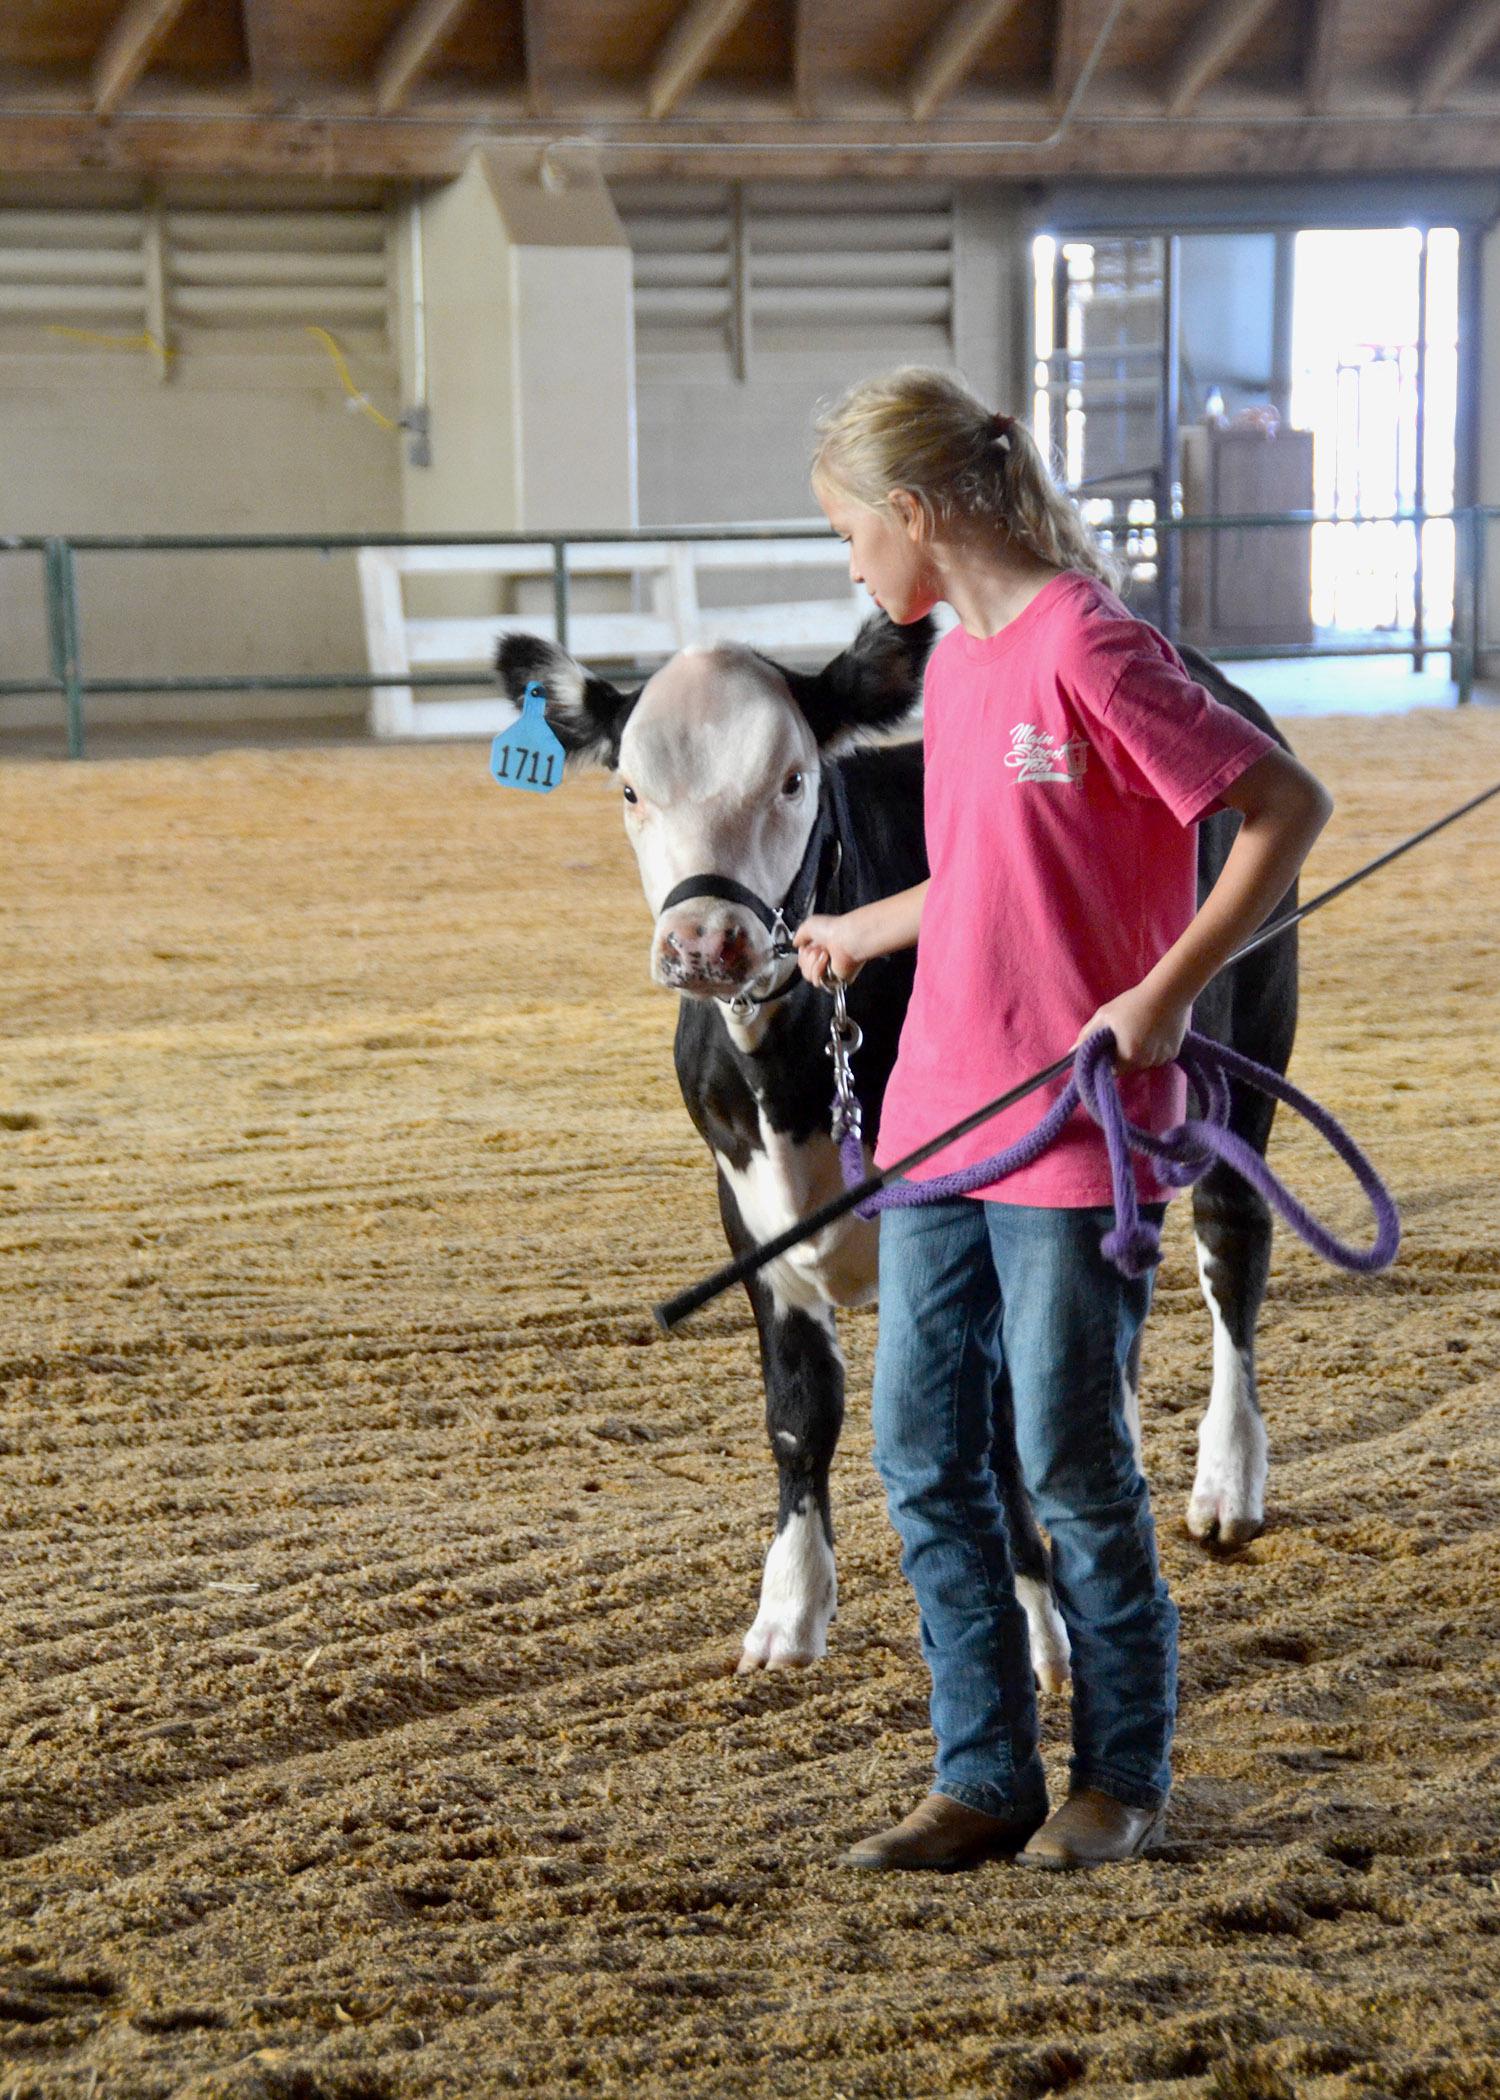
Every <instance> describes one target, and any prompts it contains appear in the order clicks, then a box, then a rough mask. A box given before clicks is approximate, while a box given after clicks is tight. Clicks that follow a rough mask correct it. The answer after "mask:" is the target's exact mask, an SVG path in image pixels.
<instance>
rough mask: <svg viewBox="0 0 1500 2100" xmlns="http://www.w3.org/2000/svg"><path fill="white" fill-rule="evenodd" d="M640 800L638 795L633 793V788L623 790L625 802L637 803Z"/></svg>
mask: <svg viewBox="0 0 1500 2100" xmlns="http://www.w3.org/2000/svg"><path fill="white" fill-rule="evenodd" d="M640 799H641V798H640V796H639V795H638V794H637V793H636V791H635V789H634V788H633V787H627V788H626V790H625V800H626V801H627V802H639V800H640Z"/></svg>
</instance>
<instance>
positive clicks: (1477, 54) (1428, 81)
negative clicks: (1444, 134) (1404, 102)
mask: <svg viewBox="0 0 1500 2100" xmlns="http://www.w3.org/2000/svg"><path fill="white" fill-rule="evenodd" d="M1497 36H1500V0H1469V4H1468V5H1467V6H1465V7H1460V8H1459V10H1458V12H1457V13H1456V14H1455V15H1452V16H1450V17H1449V20H1448V23H1447V26H1446V28H1445V29H1444V30H1443V32H1442V34H1441V35H1440V36H1439V37H1438V39H1437V42H1436V43H1435V44H1433V45H1432V46H1431V47H1430V48H1429V50H1428V53H1427V56H1426V58H1425V60H1424V61H1423V64H1422V68H1421V71H1420V72H1419V73H1418V75H1417V92H1416V97H1415V99H1414V101H1413V103H1412V108H1413V109H1417V110H1431V109H1441V108H1442V106H1443V104H1444V103H1445V102H1446V101H1447V99H1448V97H1449V95H1450V94H1451V93H1452V92H1453V90H1454V88H1456V87H1458V86H1460V85H1461V84H1462V83H1463V82H1464V81H1465V80H1467V79H1468V77H1469V75H1470V74H1471V73H1472V72H1473V70H1474V68H1475V67H1476V66H1477V65H1478V63H1479V61H1480V59H1482V58H1483V57H1484V54H1485V52H1486V51H1488V49H1489V47H1490V45H1491V44H1493V43H1494V41H1495V39H1496V37H1497Z"/></svg>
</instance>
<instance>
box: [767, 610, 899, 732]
mask: <svg viewBox="0 0 1500 2100" xmlns="http://www.w3.org/2000/svg"><path fill="white" fill-rule="evenodd" d="M935 635H936V629H935V628H934V626H933V624H932V622H931V620H928V619H921V620H913V621H912V623H911V625H910V626H909V627H898V626H897V625H896V624H895V622H894V621H893V620H888V619H887V618H886V616H885V614H884V613H875V614H873V615H872V616H871V618H869V619H868V620H866V621H865V622H864V624H863V626H862V627H861V628H860V630H859V632H858V634H857V635H856V636H855V637H854V640H853V641H852V642H851V643H850V644H849V646H848V648H847V649H845V650H844V652H843V654H842V655H840V656H836V657H835V658H834V659H833V661H832V663H830V664H825V665H824V667H823V669H822V670H821V671H786V670H782V667H781V665H780V664H778V665H777V667H776V668H777V669H778V670H779V671H781V675H782V677H783V678H784V679H785V680H786V682H787V684H788V686H790V688H791V693H792V698H793V699H794V700H795V701H796V703H797V705H798V706H799V707H800V708H801V710H802V712H803V714H804V715H806V717H807V721H808V726H809V727H810V729H811V730H812V733H813V735H814V736H815V737H816V738H817V740H818V742H819V744H820V745H824V744H831V743H833V742H834V741H835V740H836V739H837V738H838V737H840V736H845V735H848V736H854V735H857V733H858V732H859V731H860V730H876V729H892V728H894V727H895V725H896V724H897V723H898V722H899V721H901V719H902V718H903V716H905V715H908V714H910V712H911V710H912V709H913V708H914V707H915V706H916V704H917V702H918V700H919V699H920V698H921V694H922V672H923V669H924V667H925V665H926V663H927V658H928V654H929V652H930V650H931V648H932V644H933V640H934V638H935Z"/></svg>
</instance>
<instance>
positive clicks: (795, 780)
mask: <svg viewBox="0 0 1500 2100" xmlns="http://www.w3.org/2000/svg"><path fill="white" fill-rule="evenodd" d="M781 792H782V794H783V795H799V794H801V792H802V775H801V774H800V773H788V774H787V776H786V779H785V780H784V781H783V782H782V786H781Z"/></svg>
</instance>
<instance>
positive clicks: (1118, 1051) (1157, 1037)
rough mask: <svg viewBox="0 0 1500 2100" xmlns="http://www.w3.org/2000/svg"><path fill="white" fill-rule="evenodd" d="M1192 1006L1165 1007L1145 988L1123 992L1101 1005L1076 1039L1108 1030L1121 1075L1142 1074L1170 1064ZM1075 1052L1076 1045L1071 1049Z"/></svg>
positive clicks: (1179, 1045)
mask: <svg viewBox="0 0 1500 2100" xmlns="http://www.w3.org/2000/svg"><path fill="white" fill-rule="evenodd" d="M1192 1014H1193V1009H1192V1005H1191V1003H1189V1004H1187V1005H1182V1004H1179V1003H1176V1002H1173V1003H1171V1004H1167V1005H1164V1004H1163V1003H1162V1001H1161V1000H1160V999H1158V998H1156V997H1154V996H1153V995H1152V994H1151V993H1150V992H1149V991H1148V990H1147V989H1146V987H1145V986H1144V985H1142V984H1138V985H1136V986H1135V987H1134V988H1133V989H1132V990H1131V991H1128V992H1122V993H1121V994H1120V996H1119V998H1118V999H1111V1000H1110V1001H1109V1003H1108V1005H1106V1006H1101V1007H1100V1009H1099V1011H1098V1012H1097V1013H1096V1014H1095V1015H1094V1018H1093V1019H1092V1020H1091V1021H1090V1022H1089V1023H1088V1025H1087V1026H1086V1027H1085V1028H1083V1029H1082V1030H1081V1031H1080V1033H1079V1037H1078V1042H1079V1043H1081V1042H1082V1041H1083V1040H1084V1037H1085V1036H1090V1035H1093V1034H1095V1033H1096V1032H1097V1031H1098V1030H1099V1029H1101V1028H1108V1029H1109V1030H1110V1031H1111V1033H1112V1034H1113V1036H1114V1039H1115V1064H1116V1067H1117V1068H1118V1070H1120V1071H1122V1072H1143V1071H1146V1070H1148V1069H1149V1068H1150V1067H1151V1066H1152V1065H1169V1064H1170V1063H1171V1062H1172V1059H1173V1058H1174V1057H1175V1056H1176V1055H1177V1053H1178V1051H1179V1050H1180V1049H1181V1048H1182V1039H1183V1037H1184V1036H1185V1035H1186V1034H1187V1032H1188V1024H1189V1022H1190V1021H1191V1019H1192ZM1073 1047H1074V1048H1075V1049H1077V1047H1078V1044H1077V1043H1075V1044H1074V1046H1073Z"/></svg>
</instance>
